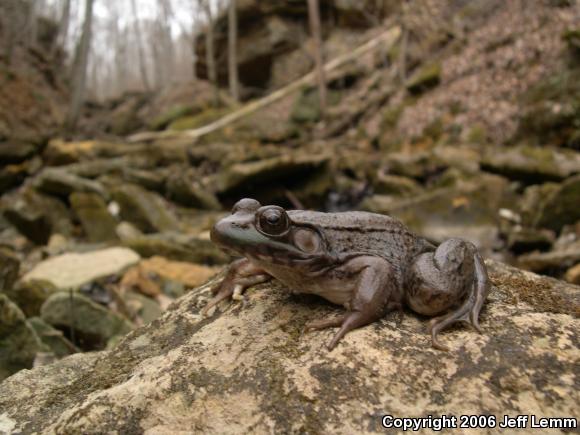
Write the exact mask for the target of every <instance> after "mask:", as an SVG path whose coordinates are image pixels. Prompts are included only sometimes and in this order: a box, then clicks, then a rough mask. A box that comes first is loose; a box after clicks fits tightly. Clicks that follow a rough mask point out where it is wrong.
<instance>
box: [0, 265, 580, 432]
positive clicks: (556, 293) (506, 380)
mask: <svg viewBox="0 0 580 435" xmlns="http://www.w3.org/2000/svg"><path fill="white" fill-rule="evenodd" d="M488 264H489V266H490V273H491V279H492V282H493V283H494V284H495V286H494V288H493V290H492V292H491V294H490V296H489V298H488V301H487V303H486V304H485V305H484V309H483V313H482V316H481V323H482V327H483V329H484V333H483V334H477V333H476V332H475V331H473V330H472V329H468V328H465V327H457V328H453V329H452V330H450V331H448V332H446V333H444V334H443V335H442V337H441V338H442V340H444V341H445V342H446V344H448V345H449V346H450V347H451V351H450V352H441V351H437V350H435V349H433V348H431V346H430V340H429V338H428V335H427V333H426V329H427V324H426V321H425V319H424V318H419V317H418V316H416V315H414V314H412V313H410V312H402V313H398V314H397V313H393V314H391V315H388V316H386V317H385V318H384V319H382V320H381V321H379V322H377V323H375V324H373V325H369V326H367V327H364V328H361V329H358V330H356V331H354V332H351V333H349V334H348V335H347V336H346V337H345V339H344V340H343V341H342V342H341V343H340V344H339V346H338V347H337V348H336V349H335V350H334V351H332V352H328V351H327V350H326V349H325V344H326V343H327V342H328V340H329V338H330V336H331V335H332V334H333V331H325V332H313V333H308V334H302V333H301V331H302V328H303V327H304V323H305V322H307V321H309V320H313V319H320V318H321V317H323V316H326V315H329V314H332V313H335V312H337V311H340V310H341V309H340V308H336V307H331V306H330V305H329V304H326V303H322V302H320V301H319V300H318V299H316V298H314V297H305V296H303V297H299V296H293V295H291V294H290V292H288V291H287V290H286V289H283V288H281V287H279V286H278V285H266V286H260V287H259V288H256V289H253V290H250V291H249V292H248V296H247V299H248V300H247V302H246V303H245V304H243V305H242V304H233V305H231V306H227V307H226V306H225V305H223V306H222V311H221V312H219V313H217V314H214V315H212V316H211V317H209V318H202V317H201V316H200V314H199V309H200V308H201V307H202V306H203V305H204V304H205V302H206V301H207V297H208V296H209V294H208V287H207V286H206V287H204V288H200V289H198V290H195V291H193V292H191V293H189V294H187V295H186V296H185V297H183V298H182V299H180V301H179V302H178V303H177V304H175V305H174V306H173V308H172V309H170V310H169V311H168V312H166V313H165V314H164V315H163V316H162V317H161V318H160V319H158V320H156V321H154V322H153V323H151V324H150V325H148V326H145V327H143V328H140V329H138V330H137V331H135V332H133V333H131V334H130V335H128V336H127V337H126V338H125V339H124V340H123V341H122V342H121V343H120V344H119V345H118V346H117V347H116V348H115V349H113V350H111V351H107V352H100V353H93V354H86V355H78V356H77V355H74V356H72V357H68V358H65V359H63V360H61V361H59V362H57V363H55V364H52V365H50V366H45V367H40V368H36V369H34V370H32V371H23V372H21V373H18V374H16V375H15V376H13V377H12V378H10V379H8V380H6V381H4V383H2V384H1V385H0V409H2V410H3V414H2V417H0V421H1V424H2V426H3V427H5V428H9V431H11V432H34V431H39V432H45V433H51V432H56V433H60V432H73V433H77V432H78V433H87V432H89V433H92V432H119V433H127V432H151V433H153V432H155V433H176V432H191V431H192V428H195V431H196V432H197V431H198V432H202V433H245V432H252V433H272V432H276V433H293V432H297V433H298V432H309V433H332V432H340V433H384V429H383V428H382V427H381V418H382V416H383V415H386V414H390V415H394V416H401V417H402V416H405V417H426V416H427V415H442V414H447V415H450V414H451V415H455V416H457V417H459V416H460V415H464V414H465V415H467V414H469V415H472V414H486V415H487V414H492V415H495V416H496V417H497V418H498V419H499V420H501V419H502V418H503V417H502V416H503V415H505V414H510V415H517V414H521V413H522V412H524V410H525V412H528V413H531V412H533V414H534V415H535V416H536V417H549V416H551V417H554V416H560V417H561V416H575V415H577V410H578V401H579V400H580V396H579V393H578V388H577V385H576V382H575V378H574V373H576V372H577V364H578V350H577V346H576V345H575V338H576V334H577V331H578V328H579V327H580V320H578V318H577V314H578V309H579V306H578V304H579V298H580V288H579V287H576V286H573V285H569V284H565V283H563V282H560V281H556V280H554V279H550V278H544V277H539V276H537V275H534V274H532V273H528V272H523V271H520V270H517V269H513V268H510V267H508V266H505V265H502V264H499V263H493V262H489V263H488ZM56 397H58V400H55V398H56Z"/></svg>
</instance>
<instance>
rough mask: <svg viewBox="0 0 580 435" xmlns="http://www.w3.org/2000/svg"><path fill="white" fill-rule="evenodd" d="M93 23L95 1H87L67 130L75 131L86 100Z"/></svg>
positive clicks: (77, 50) (77, 53)
mask: <svg viewBox="0 0 580 435" xmlns="http://www.w3.org/2000/svg"><path fill="white" fill-rule="evenodd" d="M92 23H93V0H86V5H85V21H84V23H83V30H82V34H81V39H80V41H79V44H78V45H77V49H76V55H75V63H74V67H75V68H74V74H73V79H72V81H73V89H72V97H71V103H70V107H69V112H68V115H67V119H66V129H67V130H68V131H73V130H74V129H75V127H76V125H77V123H78V120H79V117H80V112H81V109H82V105H83V102H84V98H85V92H86V83H87V67H88V64H89V51H90V47H91V32H92V25H93V24H92Z"/></svg>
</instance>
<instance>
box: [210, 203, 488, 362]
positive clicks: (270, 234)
mask: <svg viewBox="0 0 580 435" xmlns="http://www.w3.org/2000/svg"><path fill="white" fill-rule="evenodd" d="M210 238H211V240H212V241H213V242H214V243H215V244H216V245H218V246H219V247H220V248H221V249H222V250H224V251H225V252H228V253H230V254H233V255H235V256H238V257H239V258H238V259H236V260H235V261H234V262H233V263H231V265H230V266H229V267H228V268H227V270H226V272H225V273H224V274H223V277H222V279H219V280H217V281H216V283H215V284H214V285H213V286H211V293H212V296H213V298H212V299H211V300H210V301H209V302H208V303H207V305H206V306H205V307H204V308H203V309H202V314H203V315H204V316H207V315H208V313H209V310H210V309H211V308H213V307H214V306H216V305H217V304H219V303H220V302H221V301H224V300H226V299H230V300H242V299H243V298H244V296H243V293H244V291H245V290H246V289H248V288H250V287H252V286H255V285H257V284H260V283H266V282H268V281H270V280H272V279H275V280H277V281H279V282H281V283H282V284H283V285H284V286H285V287H286V288H288V289H290V290H291V291H292V292H293V293H306V294H314V295H318V296H320V297H322V298H324V299H326V300H327V301H330V302H331V303H333V304H336V305H341V306H343V307H344V308H345V311H344V312H343V313H342V314H340V315H333V316H329V317H328V318H323V319H316V320H313V321H310V322H308V323H306V324H305V326H304V331H306V332H309V331H315V330H323V329H326V328H338V330H337V331H336V333H335V334H334V336H333V337H332V339H331V340H330V342H329V343H328V345H327V347H328V349H329V350H333V349H334V348H335V347H336V346H337V344H338V343H339V342H340V341H341V340H342V339H343V338H344V336H345V335H346V334H347V333H348V332H350V331H352V330H354V329H356V328H361V327H364V326H366V325H369V324H371V323H373V322H376V321H378V320H380V319H381V318H383V317H384V316H385V315H386V314H387V313H389V312H391V311H394V310H401V309H402V308H403V307H405V306H406V307H408V308H410V309H411V310H412V311H414V312H415V313H418V314H420V315H422V316H428V317H430V318H431V320H430V322H429V332H430V335H431V343H432V346H433V347H434V348H436V349H439V350H444V351H447V350H449V348H448V347H447V346H445V345H444V344H443V343H441V342H440V340H439V338H438V334H439V333H440V332H441V331H442V330H444V329H446V328H448V327H449V326H451V325H452V324H454V323H456V322H464V323H467V324H470V325H472V326H473V328H474V329H475V330H476V331H478V332H480V333H481V332H482V331H481V327H480V324H479V314H480V311H481V309H482V307H483V304H484V301H485V300H486V298H487V295H488V294H489V291H490V280H489V276H488V273H487V269H486V265H485V262H484V260H483V258H482V256H481V255H480V253H479V252H478V249H477V247H476V246H475V245H474V244H473V243H471V242H469V241H466V240H462V239H459V238H452V239H448V240H445V241H444V242H443V243H441V244H439V245H435V244H434V243H432V242H430V241H428V240H427V239H426V238H423V237H420V236H418V235H416V234H415V233H413V232H412V231H411V230H410V229H409V228H408V227H406V226H405V225H404V224H403V223H402V222H400V221H399V220H397V219H396V218H394V217H391V216H388V215H384V214H378V213H370V212H365V211H346V212H334V213H325V212H318V211H309V210H286V209H284V208H282V207H280V206H277V205H267V206H262V205H261V204H260V202H259V201H257V200H255V199H251V198H244V199H241V200H240V201H238V202H237V203H236V204H235V205H234V207H233V209H232V212H231V214H230V215H228V216H226V217H224V218H222V219H220V220H219V221H218V222H217V223H216V224H215V225H214V226H213V228H212V229H211V231H210Z"/></svg>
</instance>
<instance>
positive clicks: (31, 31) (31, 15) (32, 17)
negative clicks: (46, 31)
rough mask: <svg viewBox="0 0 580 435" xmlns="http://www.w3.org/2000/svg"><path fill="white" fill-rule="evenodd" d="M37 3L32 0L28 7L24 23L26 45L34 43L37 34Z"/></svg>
mask: <svg viewBox="0 0 580 435" xmlns="http://www.w3.org/2000/svg"><path fill="white" fill-rule="evenodd" d="M37 14H38V3H37V0H32V1H31V2H30V6H29V8H28V17H27V23H26V31H27V32H26V33H27V35H26V38H27V41H26V44H27V45H28V47H32V46H35V45H36V39H37V36H38V18H37Z"/></svg>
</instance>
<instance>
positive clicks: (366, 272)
mask: <svg viewBox="0 0 580 435" xmlns="http://www.w3.org/2000/svg"><path fill="white" fill-rule="evenodd" d="M350 266H351V267H353V268H360V269H361V270H360V272H359V275H358V281H357V283H356V288H355V290H354V294H353V298H352V301H351V303H350V310H349V311H348V312H347V313H346V314H345V315H344V316H342V318H340V317H339V318H335V319H329V320H327V321H326V322H320V325H323V324H327V325H332V323H333V321H334V322H336V323H338V321H339V320H340V329H339V330H338V331H337V333H336V334H335V335H334V337H333V338H332V340H331V341H330V343H329V344H328V350H332V349H334V348H335V347H336V345H337V344H338V342H339V341H340V340H341V339H342V338H343V337H344V336H345V335H346V334H347V333H348V332H349V331H352V330H353V329H356V328H360V327H361V326H365V325H368V324H369V323H372V322H374V321H376V320H379V319H380V318H381V317H383V316H384V315H385V313H386V312H387V311H388V310H390V309H391V308H392V305H393V302H392V301H391V299H392V298H393V297H394V296H395V295H394V293H395V292H396V286H395V283H394V282H395V280H394V279H393V274H392V267H391V266H390V265H389V263H387V262H386V261H385V260H383V259H380V258H377V257H370V256H369V257H360V258H357V259H355V260H353V261H352V264H351V265H350ZM395 305H399V303H395Z"/></svg>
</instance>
